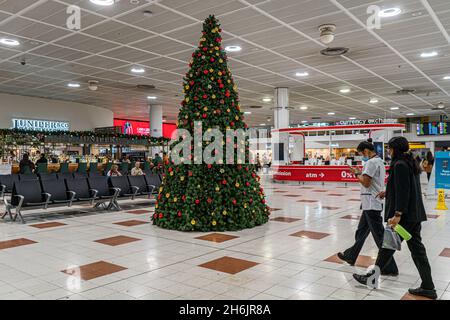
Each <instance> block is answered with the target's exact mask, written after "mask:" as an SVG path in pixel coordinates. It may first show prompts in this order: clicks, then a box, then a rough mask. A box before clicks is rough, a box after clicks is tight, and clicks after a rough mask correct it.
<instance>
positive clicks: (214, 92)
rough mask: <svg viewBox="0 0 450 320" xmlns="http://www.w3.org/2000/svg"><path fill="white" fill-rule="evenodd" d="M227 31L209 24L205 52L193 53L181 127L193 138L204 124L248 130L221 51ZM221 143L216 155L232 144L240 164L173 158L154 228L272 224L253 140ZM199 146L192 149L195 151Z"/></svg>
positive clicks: (235, 227)
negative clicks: (252, 153)
mask: <svg viewBox="0 0 450 320" xmlns="http://www.w3.org/2000/svg"><path fill="white" fill-rule="evenodd" d="M221 31H222V30H221V29H220V25H219V23H218V21H217V19H216V18H215V17H214V16H209V17H208V18H207V19H206V20H205V22H204V23H203V32H202V37H201V39H200V44H199V47H198V48H197V49H196V50H195V52H194V53H193V54H192V59H191V61H190V63H189V67H190V70H189V71H188V72H187V74H186V77H185V78H184V84H183V92H184V93H185V99H184V100H183V101H182V103H181V109H180V112H179V115H178V121H177V128H178V129H185V130H187V131H188V132H189V133H190V134H191V135H192V136H193V135H194V128H196V127H195V125H194V123H198V122H201V124H202V129H203V130H206V131H211V130H212V129H219V130H220V131H221V132H224V135H225V132H226V130H237V129H247V125H246V124H245V123H244V116H243V113H242V112H241V110H240V104H239V98H238V93H237V86H236V85H235V83H234V81H233V78H232V75H231V72H230V70H229V68H228V66H227V56H226V53H225V51H224V50H223V49H222V46H221V42H222V37H221V35H220V32H221ZM195 130H197V129H195ZM233 140H234V139H233ZM220 142H221V144H220V146H221V148H222V150H220V152H218V151H217V150H215V151H214V152H213V154H218V153H219V154H221V152H222V151H223V149H226V145H227V144H228V146H232V147H233V149H234V150H235V151H236V154H235V155H234V156H232V160H233V162H232V163H234V164H229V163H230V162H229V161H228V160H230V158H229V157H228V158H227V160H225V161H223V160H219V161H216V162H215V163H213V164H206V163H202V164H192V163H191V164H186V163H183V164H176V163H175V162H174V161H173V156H174V155H173V154H172V159H171V160H170V162H169V164H167V165H166V174H165V175H164V177H163V182H162V185H161V187H160V189H159V194H158V198H157V203H156V206H155V213H154V215H153V219H152V220H153V224H155V225H158V226H160V227H162V228H167V229H175V230H181V231H225V230H241V229H244V228H252V227H255V226H258V225H261V224H264V223H266V222H267V221H268V217H269V214H270V210H269V208H268V207H267V205H266V204H265V196H264V191H263V189H262V188H261V186H260V183H259V177H258V175H257V174H256V172H255V166H254V165H253V164H249V161H248V159H249V144H248V139H246V140H244V141H242V140H241V141H240V143H239V142H236V141H235V140H234V141H232V140H231V139H230V138H227V139H226V140H225V141H220ZM209 144H210V142H208V141H206V142H204V141H202V143H201V144H200V146H201V147H202V150H205V148H207V147H208V145H209ZM194 147H197V146H194V145H193V144H191V145H190V149H191V150H193V149H194ZM238 151H241V152H242V151H244V154H245V161H244V162H242V161H239V159H238V157H237V152H238ZM223 153H224V154H225V153H226V152H223ZM227 156H228V154H227ZM189 159H190V160H192V159H193V157H192V156H190V158H189ZM240 159H242V158H240ZM195 160H196V159H195Z"/></svg>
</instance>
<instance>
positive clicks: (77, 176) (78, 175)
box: [73, 172, 88, 179]
mask: <svg viewBox="0 0 450 320" xmlns="http://www.w3.org/2000/svg"><path fill="white" fill-rule="evenodd" d="M73 177H74V179H86V178H87V177H88V174H87V172H74V173H73Z"/></svg>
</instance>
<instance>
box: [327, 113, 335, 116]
mask: <svg viewBox="0 0 450 320" xmlns="http://www.w3.org/2000/svg"><path fill="white" fill-rule="evenodd" d="M335 114H336V113H334V112H328V115H329V116H334V115H335Z"/></svg>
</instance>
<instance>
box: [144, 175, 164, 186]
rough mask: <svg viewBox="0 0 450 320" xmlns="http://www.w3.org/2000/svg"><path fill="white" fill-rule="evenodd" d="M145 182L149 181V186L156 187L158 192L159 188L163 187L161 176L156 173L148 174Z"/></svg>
mask: <svg viewBox="0 0 450 320" xmlns="http://www.w3.org/2000/svg"><path fill="white" fill-rule="evenodd" d="M145 180H147V184H148V185H151V186H155V190H158V189H159V186H160V185H161V179H160V177H159V175H157V174H154V173H149V174H146V175H145Z"/></svg>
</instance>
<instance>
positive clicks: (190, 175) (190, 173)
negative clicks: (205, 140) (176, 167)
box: [188, 155, 193, 177]
mask: <svg viewBox="0 0 450 320" xmlns="http://www.w3.org/2000/svg"><path fill="white" fill-rule="evenodd" d="M191 156H192V155H191ZM192 174H193V173H192V171H189V172H188V176H189V177H192Z"/></svg>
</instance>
